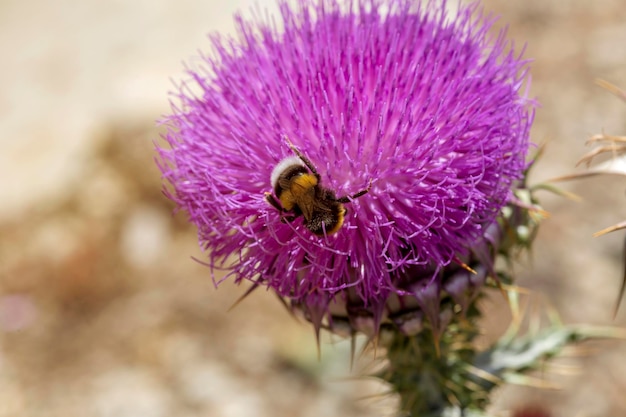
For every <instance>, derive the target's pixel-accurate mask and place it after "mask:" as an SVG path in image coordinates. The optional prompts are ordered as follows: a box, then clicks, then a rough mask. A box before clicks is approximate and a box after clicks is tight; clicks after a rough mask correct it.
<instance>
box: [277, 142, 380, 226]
mask: <svg viewBox="0 0 626 417" xmlns="http://www.w3.org/2000/svg"><path fill="white" fill-rule="evenodd" d="M287 142H288V143H289V147H290V148H291V150H292V151H293V153H294V154H295V155H296V156H290V157H288V158H285V159H283V160H282V161H281V162H279V164H278V165H276V167H275V168H274V170H273V171H272V175H271V183H272V187H274V194H272V193H269V192H266V193H265V199H266V200H267V202H268V203H269V204H271V205H272V206H273V207H274V208H276V210H278V211H279V212H280V213H281V219H282V220H283V221H289V222H291V221H293V220H295V219H296V218H298V217H300V216H303V217H304V226H305V227H306V228H307V229H309V230H310V231H311V233H313V234H315V235H318V236H324V235H327V236H328V235H332V234H333V233H336V232H337V231H338V230H339V229H340V228H341V226H342V225H343V221H344V218H345V216H346V213H347V210H346V208H345V207H344V204H346V203H349V202H351V201H352V200H354V199H355V198H359V197H361V196H362V195H364V194H367V193H368V192H369V190H370V188H371V187H372V182H371V181H370V183H369V185H368V187H367V188H366V189H364V190H361V191H359V192H358V193H356V194H353V195H351V196H345V197H341V198H337V197H336V195H335V192H334V191H333V190H331V189H329V188H325V187H323V186H322V185H321V184H320V182H321V177H320V174H319V173H318V172H317V169H315V167H314V166H313V164H312V163H311V161H309V159H308V158H307V157H306V156H304V155H303V154H302V152H300V150H298V148H296V147H295V146H294V145H293V144H292V143H291V141H289V139H287Z"/></svg>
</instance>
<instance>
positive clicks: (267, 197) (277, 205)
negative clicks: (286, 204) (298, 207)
mask: <svg viewBox="0 0 626 417" xmlns="http://www.w3.org/2000/svg"><path fill="white" fill-rule="evenodd" d="M265 201H267V202H268V203H270V205H271V206H272V207H274V208H275V209H276V210H278V211H280V212H281V213H284V212H285V209H284V208H283V207H282V206H281V205H280V203H279V202H278V200H276V197H274V195H273V194H272V193H268V192H267V191H266V192H265Z"/></svg>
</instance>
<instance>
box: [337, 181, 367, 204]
mask: <svg viewBox="0 0 626 417" xmlns="http://www.w3.org/2000/svg"><path fill="white" fill-rule="evenodd" d="M370 188H372V180H370V183H369V185H368V186H367V188H366V189H364V190H361V191H359V192H358V193H356V194H352V195H351V196H345V197H341V198H338V199H337V202H339V203H349V202H351V201H352V200H354V199H355V198H359V197H361V196H362V195H365V194H367V193H369V191H370Z"/></svg>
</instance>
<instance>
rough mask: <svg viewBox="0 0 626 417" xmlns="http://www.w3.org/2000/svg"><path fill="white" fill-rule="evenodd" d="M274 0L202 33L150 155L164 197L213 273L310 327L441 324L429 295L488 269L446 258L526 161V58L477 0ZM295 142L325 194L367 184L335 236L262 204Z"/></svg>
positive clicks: (473, 238)
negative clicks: (406, 317)
mask: <svg viewBox="0 0 626 417" xmlns="http://www.w3.org/2000/svg"><path fill="white" fill-rule="evenodd" d="M279 4H280V17H279V18H277V19H275V20H265V21H264V20H253V21H246V20H244V19H243V18H241V17H239V16H238V17H237V18H236V21H237V27H238V36H237V38H235V39H231V38H224V37H220V36H217V35H215V36H213V37H212V43H213V50H214V54H213V55H212V56H203V57H202V61H203V64H204V66H203V67H202V68H189V69H188V70H187V75H188V77H189V79H188V80H186V81H185V82H183V83H182V84H181V86H180V89H179V92H178V94H176V97H175V100H174V103H173V105H172V114H171V115H169V116H166V117H165V118H164V123H165V125H166V126H167V127H168V132H167V134H166V135H165V139H166V141H167V143H168V145H169V146H164V147H161V148H159V149H158V152H159V166H160V168H161V170H162V172H163V176H164V179H165V180H167V182H169V183H170V187H169V188H168V190H166V193H167V195H168V196H169V197H170V198H171V199H172V200H173V201H174V202H175V203H176V204H177V206H178V207H179V208H180V209H181V210H183V211H185V212H187V213H188V215H189V219H190V221H191V222H193V223H194V224H195V225H196V226H197V227H198V235H199V241H200V244H201V246H202V248H203V249H204V250H205V251H206V252H207V254H208V257H209V264H210V266H211V268H212V269H213V270H214V271H215V270H219V269H227V270H229V273H228V274H227V276H226V277H234V280H235V282H238V283H239V282H242V281H244V280H250V281H253V282H254V283H255V284H254V285H255V287H256V286H268V287H270V288H271V289H273V290H274V291H275V292H276V293H278V294H279V295H280V296H282V297H285V298H287V299H288V300H290V301H291V302H292V303H293V304H294V305H298V306H301V307H302V308H303V309H304V310H305V312H306V314H307V315H308V317H309V318H310V319H311V321H313V323H314V324H315V325H316V327H317V328H318V329H319V327H320V326H321V323H322V321H323V320H324V319H326V320H327V321H332V315H331V311H333V310H334V309H340V310H341V309H344V310H347V313H348V316H349V320H350V323H351V325H352V327H354V326H356V324H355V323H356V322H357V321H358V320H359V317H362V316H363V315H365V316H366V317H368V319H369V322H368V323H369V325H370V326H372V327H373V330H374V331H376V329H377V328H378V326H379V325H380V323H381V321H382V320H383V319H384V316H385V315H387V314H389V311H390V310H391V309H392V307H390V306H391V305H393V304H396V305H404V304H405V303H407V302H409V301H407V300H409V299H410V300H411V301H410V302H413V303H415V304H416V305H417V307H418V309H417V310H418V311H417V312H416V314H418V315H426V317H427V318H428V319H429V320H430V322H431V323H433V327H437V326H442V325H443V324H445V323H444V322H445V321H446V312H445V311H441V309H440V298H441V295H442V293H443V292H444V291H447V292H448V293H449V294H451V295H453V297H456V298H455V300H456V301H458V302H459V303H461V304H463V300H464V297H466V293H467V290H468V288H469V289H471V288H473V287H480V286H481V285H482V284H483V283H484V280H485V277H486V275H487V273H488V269H489V268H490V265H489V260H488V259H487V260H486V263H485V262H483V263H482V266H483V270H477V272H478V274H476V275H475V276H474V275H473V274H471V273H469V272H468V271H466V270H465V269H463V268H461V267H460V266H459V265H460V264H462V263H463V262H464V261H466V260H468V259H473V258H472V257H471V256H470V253H472V249H476V248H481V247H486V246H485V245H486V243H487V242H489V238H490V236H491V234H492V233H493V232H494V229H493V225H494V224H495V221H496V217H497V216H498V214H499V213H500V212H501V209H502V208H503V207H504V206H505V204H507V202H508V201H509V199H510V198H511V196H512V191H511V190H512V187H513V185H514V184H515V183H516V181H518V180H520V179H521V178H522V176H523V171H524V169H525V168H526V162H525V158H526V153H527V150H528V146H529V141H528V136H529V128H530V125H531V122H532V118H533V110H532V101H531V100H529V99H528V98H527V97H526V94H525V92H524V91H522V88H523V86H524V85H525V84H527V81H528V80H527V61H525V60H523V59H521V57H520V56H518V55H516V54H515V52H514V51H513V48H512V47H511V45H510V44H509V42H507V41H506V39H505V33H504V31H501V32H499V33H498V34H496V35H493V34H491V33H490V29H491V26H492V24H493V19H492V18H491V17H487V16H484V15H483V14H482V12H481V11H480V10H479V9H478V6H477V4H473V5H469V6H467V5H461V6H460V7H459V9H458V11H456V12H454V13H450V12H449V11H448V8H447V5H446V3H445V1H444V2H442V3H441V4H437V3H436V2H430V1H429V2H425V1H419V0H389V1H381V0H359V1H356V0H347V1H346V4H345V5H343V6H342V5H340V3H339V2H338V1H337V0H310V1H307V0H300V1H299V2H298V5H297V7H296V8H292V7H291V6H289V5H288V4H287V2H285V1H282V0H279ZM290 143H293V148H292V147H290ZM295 150H297V151H299V152H301V153H302V155H303V156H305V157H306V158H308V160H310V162H311V164H312V165H313V167H315V168H316V169H317V171H318V172H319V175H320V177H319V178H320V184H319V185H320V186H323V187H324V188H328V189H330V190H333V191H334V192H335V193H336V195H337V196H338V197H341V196H351V195H354V194H355V193H357V192H359V191H361V190H365V189H367V190H368V193H367V194H365V195H362V196H360V197H359V198H354V199H350V198H347V200H348V201H349V202H348V203H345V208H346V209H347V213H346V214H345V219H344V223H343V226H342V227H341V228H340V229H339V230H338V231H337V232H335V233H322V234H321V235H316V234H314V233H311V231H310V230H309V229H307V227H306V225H305V223H304V220H305V219H303V216H299V217H297V218H295V219H293V220H292V219H289V220H286V218H285V216H284V214H285V213H281V212H280V211H279V210H277V208H276V207H274V206H273V205H271V204H269V203H268V201H267V199H266V196H265V193H267V192H269V193H272V192H273V187H272V184H271V182H270V177H271V174H272V171H273V170H274V168H275V167H276V166H277V165H278V164H279V163H280V162H281V161H282V160H283V159H285V158H286V157H293V156H295V155H294V153H295ZM369 184H371V188H368V185H369ZM350 200H351V201H350ZM495 232H496V234H497V233H498V232H499V231H498V230H495ZM485 250H486V251H490V250H493V247H492V246H490V247H489V248H487V249H485ZM472 256H473V257H474V258H476V256H477V255H476V253H475V252H474V255H472ZM478 257H480V256H478ZM444 270H445V271H446V274H443V271H444ZM459 274H460V275H463V276H462V277H461V278H459V279H456V280H454V279H451V278H450V277H452V276H454V275H459ZM444 277H448V278H450V279H446V280H444ZM214 279H215V278H214ZM459 283H464V284H462V285H460V284H459ZM452 284H455V285H452ZM457 284H459V285H457Z"/></svg>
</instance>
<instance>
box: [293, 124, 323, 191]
mask: <svg viewBox="0 0 626 417" xmlns="http://www.w3.org/2000/svg"><path fill="white" fill-rule="evenodd" d="M285 139H286V140H287V143H288V144H289V147H290V148H291V150H292V151H293V153H295V154H296V156H297V157H298V158H300V160H301V161H302V162H304V165H306V167H307V168H308V169H309V171H311V173H312V174H313V175H315V178H316V179H317V182H318V183H319V182H320V174H319V173H318V172H317V169H315V166H313V163H312V162H311V161H309V158H307V157H306V156H304V154H303V153H302V152H300V150H299V149H298V148H296V146H295V145H294V144H293V143H291V141H290V140H289V138H288V137H287V136H285Z"/></svg>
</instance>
